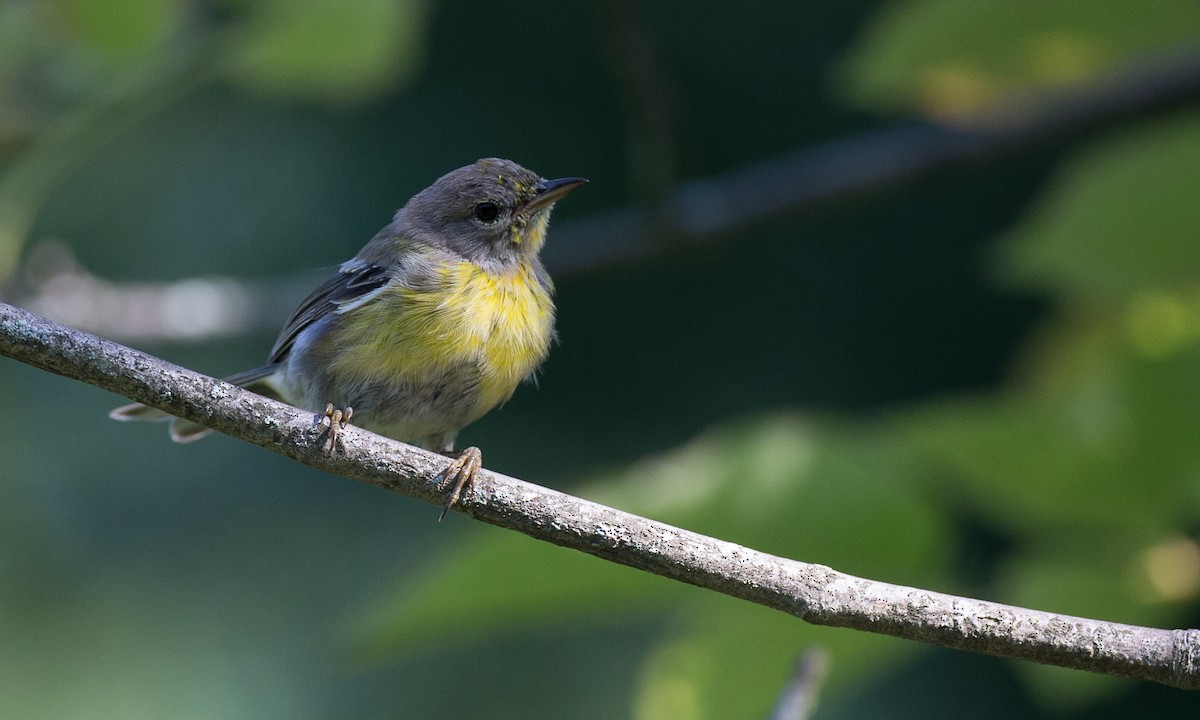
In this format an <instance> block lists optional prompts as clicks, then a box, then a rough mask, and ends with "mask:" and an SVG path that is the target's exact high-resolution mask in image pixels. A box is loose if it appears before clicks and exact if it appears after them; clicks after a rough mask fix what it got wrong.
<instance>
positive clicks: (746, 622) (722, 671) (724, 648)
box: [633, 597, 921, 720]
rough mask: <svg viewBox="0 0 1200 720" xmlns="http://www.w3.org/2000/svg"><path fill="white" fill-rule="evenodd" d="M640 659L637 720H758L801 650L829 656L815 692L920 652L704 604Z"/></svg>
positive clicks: (759, 612)
mask: <svg viewBox="0 0 1200 720" xmlns="http://www.w3.org/2000/svg"><path fill="white" fill-rule="evenodd" d="M682 619H683V622H681V623H680V627H678V628H677V629H676V631H675V632H673V633H671V634H669V635H667V636H666V637H664V638H663V639H662V640H661V641H660V642H659V643H658V645H657V646H656V647H655V648H654V649H653V650H652V651H651V653H650V654H649V655H648V656H647V658H646V660H645V665H644V666H643V670H642V673H641V683H640V684H639V686H638V689H637V697H636V698H635V700H634V713H633V716H634V717H635V718H637V720H725V719H726V718H729V719H732V718H747V719H749V718H764V717H767V715H768V712H769V710H770V708H771V707H772V705H773V704H774V702H775V699H776V698H777V697H778V696H779V693H780V691H782V689H783V687H784V685H785V684H786V683H787V680H788V676H789V674H790V673H791V671H792V669H793V667H794V666H795V662H796V658H797V657H798V656H799V655H800V653H801V652H803V651H804V650H805V649H806V648H809V647H813V646H820V647H821V648H823V649H824V650H826V651H827V652H828V653H829V656H830V661H831V662H830V668H831V671H832V672H831V673H830V675H829V677H828V678H827V684H826V686H824V687H822V688H821V690H822V692H826V691H834V692H836V688H837V687H838V686H842V685H854V684H856V683H862V682H864V678H866V677H869V676H870V675H871V674H872V673H873V672H875V671H878V670H881V669H883V668H885V667H887V666H889V665H890V664H894V663H896V662H898V661H900V660H902V659H903V658H905V657H911V656H913V655H915V654H916V653H918V652H921V646H919V645H916V644H914V643H910V642H904V641H900V640H896V639H894V638H887V637H882V636H879V635H871V634H869V633H863V632H853V631H847V630H844V629H841V628H826V627H818V626H815V625H808V624H806V623H802V622H798V621H797V620H796V619H795V618H791V617H788V616H786V615H781V614H780V613H777V612H772V611H769V610H767V609H765V608H753V607H752V608H747V607H746V606H745V605H744V604H739V603H737V602H736V601H733V600H731V599H728V598H718V597H712V598H706V599H704V600H701V601H698V602H696V603H694V604H693V605H692V607H691V611H690V612H687V613H684V614H683V615H682Z"/></svg>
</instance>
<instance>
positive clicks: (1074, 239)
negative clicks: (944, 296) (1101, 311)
mask: <svg viewBox="0 0 1200 720" xmlns="http://www.w3.org/2000/svg"><path fill="white" fill-rule="evenodd" d="M1197 187H1200V115H1198V114H1196V113H1187V114H1183V115H1179V116H1174V117H1171V118H1168V119H1165V120H1160V121H1157V122H1153V123H1147V124H1144V125H1142V126H1140V127H1136V128H1132V129H1129V130H1124V131H1122V132H1120V133H1118V134H1114V135H1111V136H1109V137H1107V138H1105V139H1103V140H1101V141H1099V142H1097V143H1094V144H1093V145H1092V146H1091V147H1090V148H1088V150H1087V151H1085V152H1084V153H1082V154H1081V155H1080V156H1078V157H1076V158H1075V159H1073V160H1072V161H1071V162H1070V163H1069V164H1068V165H1067V166H1066V167H1065V168H1064V169H1063V170H1062V171H1061V172H1060V173H1059V175H1058V177H1057V178H1056V179H1055V181H1054V183H1053V185H1052V187H1051V188H1050V189H1049V191H1048V192H1047V193H1046V194H1045V195H1044V196H1042V197H1041V198H1040V199H1039V200H1038V202H1037V204H1036V205H1035V207H1034V209H1033V210H1032V211H1031V212H1030V214H1029V216H1028V217H1027V218H1026V219H1025V220H1024V221H1023V222H1021V224H1020V225H1019V226H1018V227H1017V228H1016V229H1015V231H1014V232H1013V239H1012V241H1011V242H1010V243H1009V245H1008V246H1007V247H1006V248H1005V249H1006V253H1005V255H1004V257H1003V258H1002V259H1003V260H1004V261H1005V263H1004V265H1003V266H1002V270H1003V272H1004V274H1005V275H1006V276H1007V277H1009V278H1013V279H1016V280H1018V281H1019V282H1021V283H1023V284H1026V285H1033V286H1036V287H1038V288H1039V289H1053V290H1054V291H1055V292H1058V293H1060V294H1063V295H1066V296H1080V299H1083V300H1087V301H1089V302H1097V301H1099V302H1106V303H1131V307H1130V312H1131V313H1135V314H1136V315H1134V316H1131V319H1132V320H1133V321H1135V322H1136V321H1139V320H1143V321H1145V322H1148V323H1157V324H1158V325H1159V326H1160V330H1161V331H1163V332H1175V333H1178V332H1180V331H1183V332H1189V333H1192V334H1193V335H1200V320H1198V319H1197V318H1200V301H1198V298H1200V294H1198V290H1200V242H1197V238H1200V203H1198V202H1196V192H1195V189H1196V188H1197ZM1164 291H1165V292H1168V293H1184V294H1185V295H1184V296H1183V297H1181V298H1180V299H1179V304H1177V307H1175V308H1173V307H1172V300H1171V298H1170V297H1169V296H1168V297H1167V299H1166V304H1164V303H1163V302H1161V298H1162V295H1161V293H1162V292H1164ZM1171 326H1175V327H1174V328H1172V327H1171ZM1151 341H1153V339H1151Z"/></svg>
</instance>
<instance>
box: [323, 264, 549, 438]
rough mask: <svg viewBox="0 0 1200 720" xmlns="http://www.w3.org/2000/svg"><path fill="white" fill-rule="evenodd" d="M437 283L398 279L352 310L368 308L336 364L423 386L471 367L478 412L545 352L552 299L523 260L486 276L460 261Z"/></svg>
mask: <svg viewBox="0 0 1200 720" xmlns="http://www.w3.org/2000/svg"><path fill="white" fill-rule="evenodd" d="M434 285H435V287H436V289H430V290H413V289H411V288H406V287H403V286H395V287H392V288H390V289H388V290H387V291H385V292H384V293H383V294H381V295H380V296H379V297H378V298H376V299H375V300H373V301H372V302H370V303H368V304H366V305H363V306H361V307H359V308H357V309H355V310H353V311H352V312H353V313H355V314H356V315H357V314H358V313H364V315H363V316H361V317H355V318H353V321H350V322H347V323H346V325H345V326H344V330H343V337H342V338H341V343H340V344H341V345H342V349H343V350H344V351H340V352H338V354H337V358H336V359H335V360H334V365H335V368H334V371H335V372H336V373H339V374H340V373H346V374H348V375H352V376H357V377H374V378H378V377H380V376H381V375H382V376H389V377H393V378H396V379H403V380H405V381H407V382H410V383H413V384H418V385H419V384H421V383H423V382H444V381H445V380H446V379H447V377H448V376H450V377H452V376H453V374H454V373H456V372H461V371H462V369H463V368H474V369H477V370H478V379H479V385H478V391H479V397H478V399H477V402H476V403H475V406H476V410H477V414H476V417H478V416H480V415H482V414H483V413H485V412H487V411H488V410H490V409H492V408H493V407H495V406H496V405H499V404H500V403H502V402H504V401H505V400H507V399H508V398H509V397H510V396H511V395H512V393H513V390H514V389H516V386H517V385H518V384H519V383H520V382H521V380H523V379H525V378H526V377H528V376H529V375H530V374H531V373H532V372H533V371H534V370H536V369H537V367H538V366H539V365H540V364H541V363H542V361H543V360H544V359H545V358H546V355H547V353H548V352H549V350H550V343H551V340H552V339H553V336H554V304H553V302H552V301H551V297H550V293H549V291H548V290H547V289H546V288H545V287H543V286H542V285H541V283H539V282H538V281H537V278H536V277H535V275H534V271H533V269H532V268H530V267H528V266H526V265H521V266H518V267H517V268H514V269H513V270H512V271H511V272H509V273H506V274H503V275H489V274H487V273H485V272H484V271H483V270H482V269H481V268H479V267H478V266H477V265H474V264H471V263H468V262H457V263H454V264H452V265H448V266H447V267H446V268H445V270H443V272H442V273H441V278H440V281H439V282H437V283H435V284H434ZM472 419H474V418H472Z"/></svg>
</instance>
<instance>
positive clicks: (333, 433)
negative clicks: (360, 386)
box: [313, 403, 354, 453]
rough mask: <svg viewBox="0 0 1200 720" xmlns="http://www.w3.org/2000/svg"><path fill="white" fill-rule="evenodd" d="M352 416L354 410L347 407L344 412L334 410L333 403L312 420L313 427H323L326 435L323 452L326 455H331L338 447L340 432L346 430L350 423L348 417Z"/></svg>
mask: <svg viewBox="0 0 1200 720" xmlns="http://www.w3.org/2000/svg"><path fill="white" fill-rule="evenodd" d="M353 414H354V408H352V407H350V406H349V405H347V406H346V409H345V410H341V409H338V408H335V407H334V406H333V403H329V404H328V405H326V406H325V412H323V413H321V414H319V415H317V416H316V417H315V418H313V425H322V426H324V427H325V432H323V433H321V434H322V435H326V436H327V437H326V440H325V445H324V448H323V449H324V450H325V452H327V453H332V452H333V451H334V450H335V449H336V448H337V446H338V441H339V440H340V439H341V436H342V435H341V433H342V430H344V429H345V428H346V424H347V423H349V422H350V416H351V415H353Z"/></svg>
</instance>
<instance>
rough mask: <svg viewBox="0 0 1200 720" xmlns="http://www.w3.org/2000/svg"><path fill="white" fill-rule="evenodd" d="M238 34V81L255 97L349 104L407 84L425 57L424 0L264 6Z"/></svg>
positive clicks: (234, 62)
mask: <svg viewBox="0 0 1200 720" xmlns="http://www.w3.org/2000/svg"><path fill="white" fill-rule="evenodd" d="M248 11H249V12H250V17H249V18H248V21H247V23H246V27H245V28H244V29H243V31H242V32H240V33H239V34H237V35H236V36H235V38H236V42H235V44H234V46H233V48H232V50H231V54H230V63H231V66H232V68H233V70H234V73H235V77H236V78H238V79H240V80H241V81H242V82H244V83H245V84H247V85H249V86H250V87H253V88H256V89H258V90H260V91H263V92H267V93H271V94H278V95H284V96H288V97H298V98H308V99H317V100H324V101H337V102H347V101H354V100H361V99H363V98H366V97H369V96H371V95H373V94H375V93H378V92H381V91H384V90H390V89H393V88H395V87H397V86H400V85H403V84H405V83H407V82H408V81H410V80H411V79H412V78H413V77H414V76H415V74H416V71H417V69H418V64H419V61H420V59H421V56H422V54H423V52H424V39H425V29H426V24H427V22H428V17H427V15H428V13H427V8H426V3H425V0H356V1H355V2H344V1H342V0H312V1H310V2H301V1H299V0H263V1H262V2H258V3H255V4H253V5H251V6H250V7H249V8H248Z"/></svg>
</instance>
